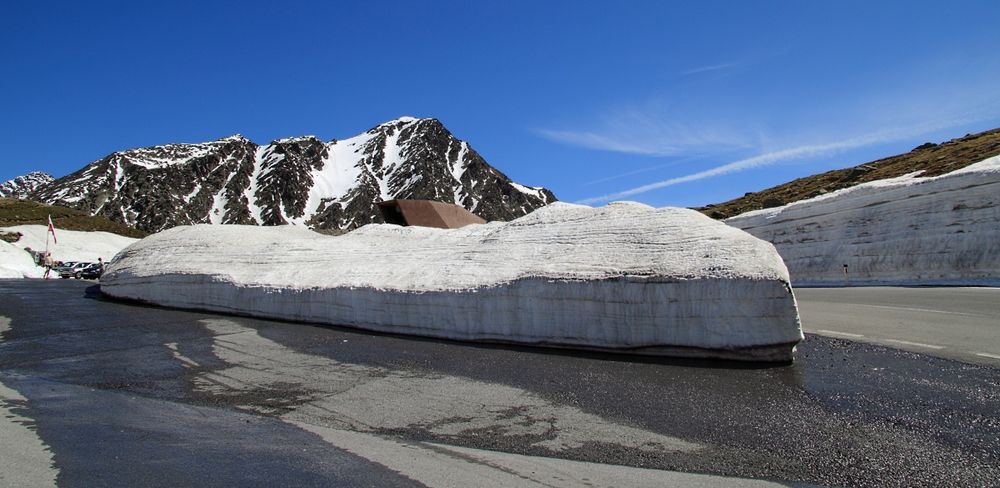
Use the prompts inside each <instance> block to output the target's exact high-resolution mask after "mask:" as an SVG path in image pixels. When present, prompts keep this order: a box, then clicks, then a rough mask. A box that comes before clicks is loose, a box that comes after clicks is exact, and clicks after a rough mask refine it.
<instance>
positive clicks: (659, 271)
mask: <svg viewBox="0 0 1000 488" xmlns="http://www.w3.org/2000/svg"><path fill="white" fill-rule="evenodd" d="M101 283H102V290H103V291H104V292H105V293H107V294H109V295H112V296H116V297H121V298H130V299H138V300H144V301H147V302H152V303H157V304H161V305H167V306H174V307H182V308H195V309H207V310H217V311H225V312H236V313H241V314H249V315H255V316H261V317H273V318H281V319H290V320H303V321H310V322H321V323H330V324H341V325H350V326H355V327H360V328H365V329H371V330H379V331H390V332H399V333H407V334H417V335H426V336H434V337H445V338H452V339H464V340H489V341H502V342H517V343H531V344H548V345H556V346H568V347H593V348H602V349H619V350H629V349H631V350H634V352H641V353H654V354H659V353H664V352H669V353H671V354H691V355H710V356H727V355H732V354H730V353H731V352H732V351H733V350H740V352H739V353H738V354H735V355H736V356H740V355H742V356H743V357H748V356H754V357H757V358H761V359H774V360H787V359H790V358H791V350H792V347H791V346H792V345H794V344H795V343H796V342H798V341H799V340H800V339H801V338H802V333H801V329H800V327H799V321H798V313H797V310H796V307H795V300H794V298H793V296H792V293H791V290H790V287H789V286H788V275H787V270H786V269H785V266H784V264H783V263H782V261H781V258H780V257H779V256H778V254H777V252H775V250H774V247H773V246H772V245H770V244H768V243H766V242H764V241H761V240H759V239H756V238H754V237H753V236H751V235H749V234H747V233H745V232H743V231H740V230H738V229H735V228H733V227H730V226H727V225H725V224H723V223H721V222H716V221H714V220H712V219H709V218H708V217H705V216H703V215H701V214H699V213H697V212H695V211H692V210H686V209H676V208H664V209H654V208H651V207H648V206H645V205H641V204H634V203H617V204H611V205H608V206H605V207H601V208H596V209H595V208H590V207H583V206H577V205H568V204H555V205H551V206H548V207H545V208H542V209H539V210H537V211H535V212H533V213H531V214H529V215H526V216H524V217H522V218H519V219H517V220H514V221H512V222H494V223H490V224H485V225H474V226H467V227H463V228H461V229H450V230H444V229H430V228H421V227H398V226H394V225H384V224H378V225H368V226H365V227H363V228H360V229H358V230H356V231H354V232H351V233H349V234H346V235H343V236H338V237H331V236H324V235H320V234H317V233H314V232H311V231H309V230H306V229H301V228H298V227H294V226H284V227H265V228H261V227H254V226H211V225H197V226H183V227H176V228H173V229H169V230H166V231H164V232H161V233H159V234H156V235H153V236H150V237H148V238H146V239H143V240H142V241H140V242H137V243H136V244H134V245H132V246H130V247H129V248H127V249H125V250H124V251H123V252H122V253H121V254H119V256H118V257H117V258H116V259H115V261H113V262H112V263H111V265H110V266H109V267H108V270H107V272H106V273H105V275H104V277H102V279H101ZM677 348H681V349H680V350H675V349H677ZM705 349H712V350H713V351H711V352H709V351H705ZM748 349H749V350H753V351H747V350H748ZM748 352H750V353H749V354H748Z"/></svg>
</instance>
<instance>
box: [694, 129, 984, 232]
mask: <svg viewBox="0 0 1000 488" xmlns="http://www.w3.org/2000/svg"><path fill="white" fill-rule="evenodd" d="M997 154H1000V129H993V130H989V131H986V132H980V133H978V134H970V135H967V136H965V137H962V138H960V139H952V140H950V141H948V142H944V143H941V144H931V143H926V144H922V145H920V146H918V147H916V148H915V149H913V150H912V151H910V152H908V153H906V154H900V155H898V156H892V157H889V158H884V159H879V160H877V161H872V162H870V163H865V164H862V165H858V166H855V167H853V168H846V169H838V170H834V171H828V172H826V173H821V174H818V175H813V176H807V177H805V178H799V179H797V180H794V181H791V182H788V183H785V184H783V185H779V186H775V187H773V188H768V189H766V190H762V191H759V192H755V193H747V194H746V195H744V196H742V197H740V198H737V199H734V200H730V201H728V202H725V203H720V204H717V205H708V206H705V207H702V208H699V209H697V210H699V211H701V212H703V213H705V214H706V215H708V216H709V217H712V218H716V219H724V218H728V217H732V216H735V215H739V214H741V213H744V212H749V211H751V210H760V209H762V208H770V207H779V206H781V205H785V204H788V203H792V202H795V201H799V200H804V199H807V198H812V197H816V196H819V195H822V194H824V193H828V192H831V191H835V190H840V189H842V188H847V187H851V186H854V185H857V184H859V183H865V182H868V181H874V180H882V179H886V178H895V177H897V176H902V175H905V174H907V173H912V172H914V171H920V170H923V174H922V176H937V175H941V174H944V173H949V172H951V171H955V170H956V169H961V168H964V167H966V166H968V165H970V164H973V163H978V162H979V161H982V160H984V159H987V158H989V157H992V156H996V155H997Z"/></svg>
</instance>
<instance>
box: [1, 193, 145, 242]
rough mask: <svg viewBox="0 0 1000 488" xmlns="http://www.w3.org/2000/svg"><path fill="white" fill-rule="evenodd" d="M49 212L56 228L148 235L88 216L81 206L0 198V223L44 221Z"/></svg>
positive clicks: (10, 224) (42, 222)
mask: <svg viewBox="0 0 1000 488" xmlns="http://www.w3.org/2000/svg"><path fill="white" fill-rule="evenodd" d="M49 215H51V216H52V225H54V226H55V227H56V229H66V230H80V231H101V232H110V233H112V234H118V235H122V236H126V237H135V238H143V237H146V236H147V235H149V233H148V232H143V231H141V230H138V229H133V228H131V227H128V226H125V225H122V224H119V223H117V222H112V221H110V220H108V219H106V218H104V217H92V216H90V215H88V214H87V213H86V212H84V211H81V210H75V209H72V208H66V207H56V206H52V205H45V204H43V203H38V202H32V201H30V200H18V199H15V198H0V227H12V226H15V225H48V216H49Z"/></svg>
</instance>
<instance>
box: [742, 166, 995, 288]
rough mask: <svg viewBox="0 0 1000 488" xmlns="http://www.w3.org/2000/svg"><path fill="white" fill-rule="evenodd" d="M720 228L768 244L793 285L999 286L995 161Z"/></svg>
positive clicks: (865, 187) (857, 189)
mask: <svg viewBox="0 0 1000 488" xmlns="http://www.w3.org/2000/svg"><path fill="white" fill-rule="evenodd" d="M726 222H727V223H728V224H730V225H733V226H735V227H739V228H740V229H743V230H745V231H747V232H749V233H751V234H753V235H755V236H757V237H760V238H761V239H764V240H767V241H770V242H772V243H774V245H775V247H777V249H778V252H779V253H781V256H782V257H783V258H784V260H785V264H787V265H788V269H789V271H790V273H791V277H792V282H793V283H794V284H795V285H796V286H801V285H807V286H841V285H845V284H850V285H861V284H865V285H867V284H902V285H991V286H998V285H1000V156H997V157H993V158H990V159H987V160H985V161H982V162H979V163H976V164H973V165H971V166H967V167H965V168H963V169H960V170H957V171H953V172H951V173H948V174H945V175H941V176H936V177H930V178H921V177H919V175H918V174H911V175H906V176H903V177H899V178H892V179H888V180H881V181H874V182H870V183H865V184H861V185H858V186H854V187H851V188H846V189H844V190H840V191H836V192H833V193H830V194H828V195H823V196H820V197H816V198H812V199H809V200H803V201H799V202H795V203H791V204H788V205H785V206H783V207H777V208H771V209H765V210H758V211H754V212H748V213H745V214H742V215H738V216H736V217H733V218H731V219H728V220H727V221H726ZM845 264H846V265H848V268H847V274H846V276H845V273H844V265H845Z"/></svg>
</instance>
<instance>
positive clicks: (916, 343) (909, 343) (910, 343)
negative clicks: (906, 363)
mask: <svg viewBox="0 0 1000 488" xmlns="http://www.w3.org/2000/svg"><path fill="white" fill-rule="evenodd" d="M883 340H884V341H886V342H895V343H896V344H906V345H907V346H916V347H926V348H927V349H944V346H935V345H934V344H924V343H922V342H910V341H901V340H899V339H883Z"/></svg>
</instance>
